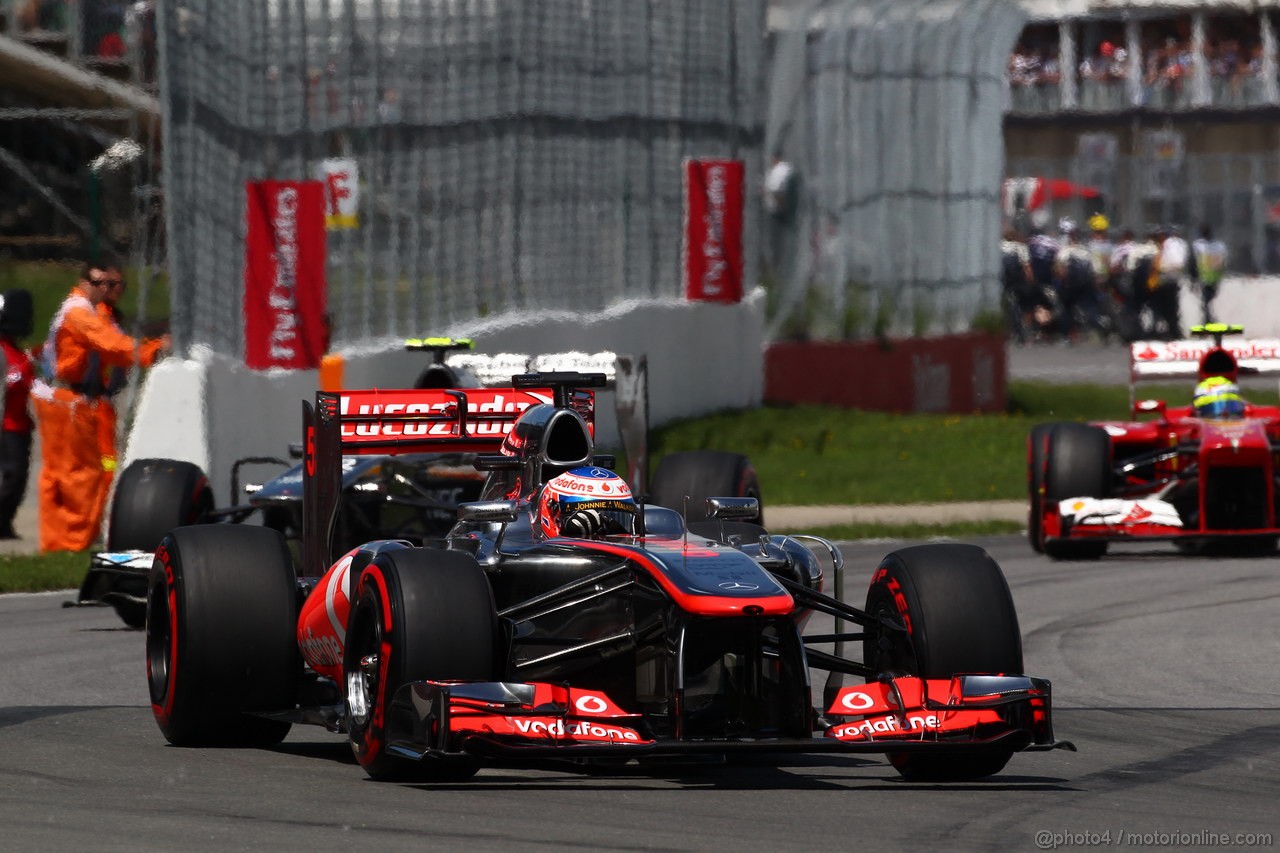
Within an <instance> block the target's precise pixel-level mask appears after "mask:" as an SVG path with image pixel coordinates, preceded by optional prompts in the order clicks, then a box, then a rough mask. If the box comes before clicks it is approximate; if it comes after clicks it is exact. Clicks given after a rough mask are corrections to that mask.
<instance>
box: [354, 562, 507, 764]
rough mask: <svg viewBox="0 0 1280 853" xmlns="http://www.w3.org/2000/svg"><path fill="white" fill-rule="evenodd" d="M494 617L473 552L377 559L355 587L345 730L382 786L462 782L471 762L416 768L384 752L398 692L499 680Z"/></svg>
mask: <svg viewBox="0 0 1280 853" xmlns="http://www.w3.org/2000/svg"><path fill="white" fill-rule="evenodd" d="M498 636H499V627H498V615H497V610H496V608H495V607H494V603H493V592H492V590H491V588H490V586H489V580H488V578H486V577H485V574H484V571H483V569H481V568H480V565H479V564H478V563H477V562H476V561H475V558H474V557H472V556H471V555H470V554H463V553H460V552H456V551H439V550H432V549H416V548H415V549H405V550H397V551H389V552H386V553H383V554H380V555H378V556H377V557H376V558H375V559H374V560H373V562H372V563H370V564H369V565H368V566H367V567H366V568H365V569H364V571H363V572H362V573H361V575H360V579H359V581H358V582H357V583H356V591H355V596H354V598H353V604H352V608H351V615H350V617H349V621H348V625H347V641H346V649H345V652H344V658H343V673H344V681H345V687H346V691H347V732H348V735H349V737H350V740H351V749H352V752H354V753H355V756H356V760H357V761H359V762H360V765H361V766H362V767H363V768H364V769H365V772H366V773H368V774H369V775H370V776H371V777H372V778H374V779H379V780H395V779H405V778H413V779H423V778H425V779H428V780H445V779H447V780H456V779H461V778H466V777H468V776H470V775H472V774H474V773H475V771H476V769H477V766H478V765H477V764H476V762H475V761H473V760H470V759H451V760H447V761H445V760H439V759H432V758H428V759H424V760H423V761H421V762H415V761H412V760H410V759H405V758H401V757H399V756H396V755H395V754H393V753H391V752H389V751H388V743H387V738H388V729H389V726H388V722H389V721H388V715H389V714H391V713H392V710H391V702H392V699H393V698H394V697H395V694H396V691H397V690H399V689H400V688H401V687H402V686H404V685H405V684H408V683H410V682H414V681H426V680H428V679H430V680H437V681H442V680H454V679H456V680H466V681H493V680H495V679H496V678H497V676H498V674H499V666H498V656H497V650H498Z"/></svg>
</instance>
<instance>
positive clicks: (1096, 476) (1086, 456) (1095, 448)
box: [1044, 422, 1111, 560]
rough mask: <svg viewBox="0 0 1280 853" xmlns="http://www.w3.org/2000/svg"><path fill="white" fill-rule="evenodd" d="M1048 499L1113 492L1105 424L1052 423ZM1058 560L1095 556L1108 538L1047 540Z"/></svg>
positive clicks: (1048, 447)
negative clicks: (1103, 540)
mask: <svg viewBox="0 0 1280 853" xmlns="http://www.w3.org/2000/svg"><path fill="white" fill-rule="evenodd" d="M1044 488H1045V500H1046V501H1047V502H1049V503H1051V504H1056V503H1057V502H1058V501H1061V500H1065V499H1067V498H1077V497H1085V498H1105V497H1108V496H1109V495H1110V494H1111V437H1110V436H1108V435H1107V432H1106V430H1104V429H1102V427H1096V426H1089V425H1088V424H1081V423H1074V422H1067V423H1060V424H1053V425H1052V432H1051V433H1050V434H1049V436H1048V439H1047V443H1046V447H1045V484H1044ZM1044 552H1045V553H1046V554H1048V555H1049V556H1050V557H1051V558H1053V559H1055V560H1096V559H1098V558H1099V557H1101V556H1102V555H1103V554H1105V553H1107V543H1106V542H1088V541H1079V540H1077V541H1074V542H1064V541H1057V542H1045V543H1044Z"/></svg>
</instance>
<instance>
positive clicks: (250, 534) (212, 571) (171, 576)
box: [147, 525, 301, 746]
mask: <svg viewBox="0 0 1280 853" xmlns="http://www.w3.org/2000/svg"><path fill="white" fill-rule="evenodd" d="M295 578H296V575H295V572H294V568H293V562H292V560H291V558H290V556H289V551H288V548H287V547H286V546H285V542H284V539H283V538H282V537H281V536H280V534H279V533H277V532H276V531H274V530H268V529H266V528H262V527H241V526H224V525H208V526H205V525H200V526H196V527H180V528H178V529H176V530H173V531H171V532H170V533H169V535H168V536H166V537H165V538H164V540H163V541H162V542H161V543H160V546H159V547H158V548H157V549H156V559H155V564H154V565H153V567H152V569H151V578H150V585H149V589H148V595H147V681H148V684H149V686H150V691H151V710H152V713H153V714H154V715H155V718H156V723H157V724H159V726H160V731H161V732H163V733H164V736H165V739H166V740H168V741H169V742H170V743H171V744H173V745H174V746H215V745H216V746H271V745H273V744H276V743H279V742H280V741H282V740H284V738H285V735H287V734H288V733H289V726H290V724H289V723H287V722H281V721H279V720H269V719H265V718H262V717H255V716H250V715H248V714H246V713H245V712H252V711H280V710H293V708H294V706H295V704H296V697H297V688H298V678H299V675H300V674H301V662H300V659H299V656H298V646H297V640H296V637H295V636H294V631H295V629H296V625H297V607H298V606H297V583H296V579H295Z"/></svg>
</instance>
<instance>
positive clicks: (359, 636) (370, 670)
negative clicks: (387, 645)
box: [346, 611, 382, 729]
mask: <svg viewBox="0 0 1280 853" xmlns="http://www.w3.org/2000/svg"><path fill="white" fill-rule="evenodd" d="M361 615H362V616H363V618H362V619H360V620H359V621H358V622H357V623H356V625H355V626H353V627H355V628H356V631H355V634H354V636H352V637H349V638H348V642H351V643H353V644H354V646H353V650H354V652H355V653H356V660H358V661H359V663H358V664H357V665H356V666H355V667H353V668H352V669H351V670H349V671H348V672H347V674H346V677H347V712H348V713H349V714H350V716H351V725H352V727H354V728H361V729H362V728H364V727H366V726H367V725H368V724H369V719H370V717H371V716H372V714H373V707H374V704H375V703H376V702H377V691H378V666H379V662H380V661H379V658H378V649H379V647H380V645H381V635H382V631H381V629H380V627H379V626H378V624H377V621H376V620H372V619H369V617H368V611H365V612H364V613H363V614H361ZM371 623H372V624H371Z"/></svg>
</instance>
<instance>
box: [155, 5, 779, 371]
mask: <svg viewBox="0 0 1280 853" xmlns="http://www.w3.org/2000/svg"><path fill="white" fill-rule="evenodd" d="M764 6H765V0H714V2H707V0H521V2H505V0H267V2H264V0H184V2H182V3H163V4H159V9H158V11H159V20H158V26H159V34H160V66H161V74H160V81H161V102H162V109H163V116H164V139H165V148H164V153H165V178H166V204H167V217H168V218H167V222H168V241H169V256H168V257H169V271H170V277H171V278H170V280H171V286H172V292H173V311H174V314H173V332H174V336H175V344H176V346H177V347H178V349H179V350H181V351H186V350H188V349H189V348H190V347H191V346H192V345H194V344H204V345H208V346H211V347H213V348H215V349H217V350H219V351H222V352H229V353H240V352H242V351H243V336H244V333H243V309H242V293H243V266H244V236H245V235H244V224H243V223H244V217H243V211H244V203H245V193H244V185H245V182H246V181H252V180H260V179H283V180H298V179H309V178H313V177H315V175H316V170H317V167H318V164H320V162H321V161H323V160H325V159H327V158H343V159H348V160H354V161H355V162H356V164H357V165H358V170H359V183H358V195H359V204H358V210H357V211H356V220H357V223H358V224H357V227H354V228H344V229H339V230H331V231H329V233H328V265H327V270H328V285H329V309H330V312H331V316H332V324H333V326H332V334H333V345H334V346H335V348H342V347H344V346H345V347H350V346H359V345H363V344H377V343H378V342H380V341H385V340H386V339H390V338H401V337H405V336H413V337H418V336H421V335H424V334H443V333H445V332H446V331H447V330H448V329H449V328H450V327H451V326H454V325H456V324H459V323H463V322H467V321H471V320H474V319H476V318H479V317H484V316H490V315H499V314H507V313H510V312H520V311H524V310H534V309H548V308H565V309H575V310H578V311H591V310H594V309H603V308H606V307H608V306H610V305H613V304H615V303H618V302H620V301H623V300H626V299H633V298H647V297H668V296H678V295H679V294H680V292H681V291H680V287H681V285H680V279H681V277H680V269H681V258H680V255H681V233H682V210H683V198H682V186H681V164H682V161H683V159H684V158H687V157H736V158H741V159H743V160H745V161H746V163H747V166H748V169H747V181H748V186H755V185H756V184H757V183H758V181H759V179H760V176H759V167H760V162H761V159H762V158H761V153H760V146H761V140H762V136H763V130H762V126H763V116H762V110H761V106H760V103H759V98H758V96H757V92H758V91H759V87H760V85H761V79H762V78H761V75H762V74H763V69H764V61H763V59H764V57H763V47H764V39H763V32H764ZM748 207H749V209H748V215H747V222H746V234H747V241H748V245H751V244H752V243H753V242H754V240H753V237H752V235H754V233H755V229H756V228H757V216H756V208H755V206H754V205H749V206H748ZM348 224H350V223H348ZM755 278H756V270H755V264H754V259H753V258H752V256H751V255H750V253H748V262H747V269H746V280H747V281H748V282H750V281H754V280H755Z"/></svg>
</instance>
